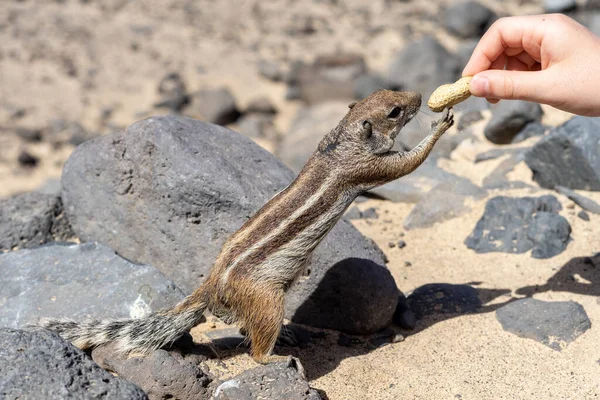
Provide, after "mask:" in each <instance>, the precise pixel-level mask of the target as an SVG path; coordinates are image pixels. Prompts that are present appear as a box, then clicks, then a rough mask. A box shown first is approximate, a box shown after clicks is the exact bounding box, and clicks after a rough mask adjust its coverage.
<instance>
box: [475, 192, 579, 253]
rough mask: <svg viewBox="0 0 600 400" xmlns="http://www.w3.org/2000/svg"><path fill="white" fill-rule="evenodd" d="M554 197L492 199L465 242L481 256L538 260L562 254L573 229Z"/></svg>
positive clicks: (499, 197) (501, 197)
mask: <svg viewBox="0 0 600 400" xmlns="http://www.w3.org/2000/svg"><path fill="white" fill-rule="evenodd" d="M561 208H562V207H561V205H560V203H559V202H558V200H557V199H556V197H554V196H550V195H546V196H541V197H538V198H533V197H522V198H511V197H505V196H498V197H494V198H492V199H490V200H489V201H488V202H487V204H486V205H485V211H484V214H483V216H482V217H481V219H480V220H479V221H478V222H477V225H476V226H475V229H474V230H473V232H471V235H469V237H468V238H467V239H466V240H465V244H466V245H467V247H468V248H470V249H473V250H475V251H476V252H477V253H488V252H496V251H499V252H504V253H524V252H526V251H529V250H530V249H533V251H532V253H531V256H532V257H534V258H550V257H554V256H555V255H557V254H560V253H562V252H563V251H564V250H565V248H566V247H567V244H568V242H569V240H570V234H571V226H570V225H569V222H568V221H567V220H566V219H565V218H564V217H562V216H561V215H559V214H558V211H559V210H560V209H561Z"/></svg>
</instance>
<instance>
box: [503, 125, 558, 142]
mask: <svg viewBox="0 0 600 400" xmlns="http://www.w3.org/2000/svg"><path fill="white" fill-rule="evenodd" d="M548 130H550V127H548V126H545V125H542V124H540V123H539V122H530V123H528V124H527V125H525V126H524V127H523V129H521V131H520V132H519V133H517V135H516V136H515V137H514V138H513V140H512V142H511V143H519V142H522V141H523V140H527V139H529V138H531V137H534V136H544V134H545V133H546V132H547V131H548Z"/></svg>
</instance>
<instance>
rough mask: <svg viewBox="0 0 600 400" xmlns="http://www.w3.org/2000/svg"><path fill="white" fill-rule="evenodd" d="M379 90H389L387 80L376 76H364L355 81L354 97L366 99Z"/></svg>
mask: <svg viewBox="0 0 600 400" xmlns="http://www.w3.org/2000/svg"><path fill="white" fill-rule="evenodd" d="M379 89H388V85H387V83H386V82H385V80H384V79H383V78H382V77H380V76H379V75H376V74H364V75H361V76H359V77H358V78H356V79H355V80H354V97H355V98H356V99H364V98H366V97H369V96H370V95H371V94H372V93H373V92H375V91H377V90H379Z"/></svg>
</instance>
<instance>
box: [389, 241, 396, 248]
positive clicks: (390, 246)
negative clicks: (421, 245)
mask: <svg viewBox="0 0 600 400" xmlns="http://www.w3.org/2000/svg"><path fill="white" fill-rule="evenodd" d="M388 247H389V248H390V249H393V248H394V247H396V243H394V242H389V243H388Z"/></svg>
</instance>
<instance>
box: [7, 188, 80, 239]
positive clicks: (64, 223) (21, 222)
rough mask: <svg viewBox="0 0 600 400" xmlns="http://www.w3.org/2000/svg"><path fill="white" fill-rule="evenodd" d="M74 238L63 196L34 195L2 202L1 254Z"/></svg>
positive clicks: (18, 196)
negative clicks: (64, 208)
mask: <svg viewBox="0 0 600 400" xmlns="http://www.w3.org/2000/svg"><path fill="white" fill-rule="evenodd" d="M74 236H75V233H74V232H73V230H72V229H71V226H70V225H69V221H68V220H67V217H66V215H65V213H64V210H63V204H62V200H61V198H60V197H59V196H56V195H52V194H44V193H36V192H33V193H23V194H18V195H15V196H12V197H9V198H5V199H0V251H2V250H11V249H13V248H15V247H18V248H30V247H36V246H39V245H41V244H44V243H48V242H54V241H65V240H68V239H71V238H73V237H74Z"/></svg>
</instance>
